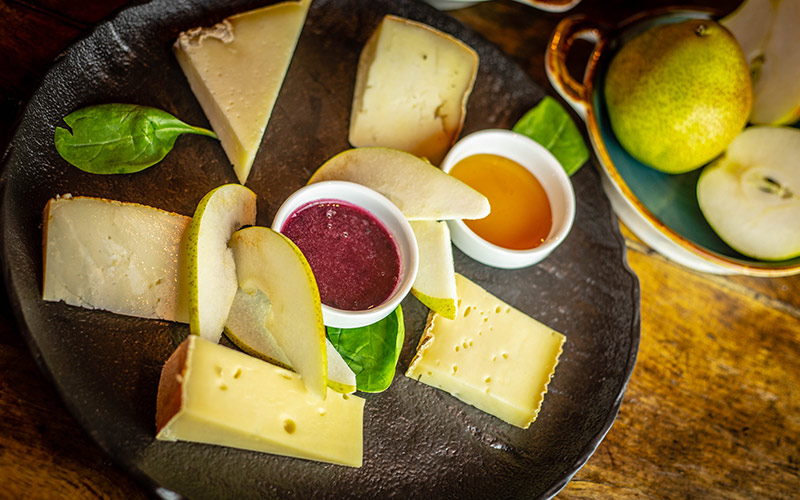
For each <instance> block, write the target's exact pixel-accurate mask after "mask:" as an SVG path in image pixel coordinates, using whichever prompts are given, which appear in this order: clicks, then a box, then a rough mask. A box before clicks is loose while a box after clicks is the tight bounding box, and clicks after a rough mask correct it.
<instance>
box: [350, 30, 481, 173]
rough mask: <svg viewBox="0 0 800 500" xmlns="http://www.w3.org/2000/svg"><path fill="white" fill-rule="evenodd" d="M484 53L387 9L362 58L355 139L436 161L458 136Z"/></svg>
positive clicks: (356, 95) (355, 107) (352, 130)
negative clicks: (386, 13)
mask: <svg viewBox="0 0 800 500" xmlns="http://www.w3.org/2000/svg"><path fill="white" fill-rule="evenodd" d="M477 71H478V54H477V53H476V52H475V51H474V50H472V49H471V48H470V47H468V46H467V45H465V44H464V43H463V42H461V41H460V40H457V39H456V38H454V37H452V36H450V35H448V34H446V33H442V32H441V31H438V30H435V29H433V28H431V27H430V26H427V25H425V24H422V23H418V22H414V21H409V20H407V19H403V18H400V17H395V16H386V17H384V18H383V21H382V22H381V24H380V25H379V26H378V28H377V29H376V30H375V32H374V33H373V34H372V36H371V37H370V38H369V40H368V41H367V43H366V45H365V46H364V48H363V49H362V52H361V57H360V58H359V61H358V70H357V75H356V84H355V91H354V95H353V106H352V110H351V114H350V144H352V145H353V146H356V147H360V146H386V147H390V148H395V149H399V150H402V151H406V152H408V153H412V154H414V155H416V156H421V157H425V158H427V159H428V160H430V161H431V162H432V163H434V164H436V165H438V164H439V163H440V162H441V161H442V158H444V155H445V154H446V153H447V151H448V150H449V149H450V146H452V145H453V143H454V142H455V141H456V139H457V138H458V134H459V133H460V132H461V126H462V124H463V123H464V117H465V115H466V108H467V100H468V99H469V94H470V92H472V86H473V84H474V82H475V76H476V75H477Z"/></svg>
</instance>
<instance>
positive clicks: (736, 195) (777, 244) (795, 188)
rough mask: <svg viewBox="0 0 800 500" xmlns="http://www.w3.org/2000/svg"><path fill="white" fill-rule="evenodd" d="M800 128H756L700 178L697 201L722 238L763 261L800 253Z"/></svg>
mask: <svg viewBox="0 0 800 500" xmlns="http://www.w3.org/2000/svg"><path fill="white" fill-rule="evenodd" d="M798 157H800V130H797V129H794V128H790V127H764V126H762V127H750V128H747V129H745V130H744V132H742V133H741V134H740V135H739V136H737V137H736V138H735V139H734V140H733V142H732V143H731V144H730V146H728V150H727V151H726V152H725V154H724V155H723V156H722V157H720V158H719V159H718V160H717V161H715V162H714V163H712V164H711V165H709V166H708V167H706V168H705V169H704V170H703V172H702V173H701V174H700V179H699V180H698V182H697V201H698V203H699V205H700V209H701V210H702V212H703V215H704V216H705V217H706V220H708V223H709V224H710V225H711V227H712V228H714V230H715V231H716V232H717V234H718V235H719V237H720V238H721V239H722V240H723V241H725V242H726V243H727V244H728V245H730V246H731V247H732V248H733V249H735V250H736V251H738V252H740V253H741V254H743V255H747V256H749V257H753V258H755V259H761V260H783V259H790V258H793V257H797V256H800V169H798V168H797V164H796V162H797V158H798Z"/></svg>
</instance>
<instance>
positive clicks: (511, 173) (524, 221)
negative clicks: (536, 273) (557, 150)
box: [441, 129, 575, 269]
mask: <svg viewBox="0 0 800 500" xmlns="http://www.w3.org/2000/svg"><path fill="white" fill-rule="evenodd" d="M441 168H442V170H443V171H444V172H447V173H449V174H450V175H452V176H453V177H456V178H457V179H459V180H461V181H463V182H465V183H467V184H468V185H470V186H471V187H472V188H474V189H476V190H477V191H479V192H481V193H482V194H483V195H484V196H486V197H487V198H488V199H489V205H490V206H491V212H490V213H489V215H488V216H486V217H484V218H483V219H476V220H450V221H448V226H449V228H450V237H451V239H452V241H453V243H454V244H455V245H456V247H458V249H459V250H461V251H462V252H464V253H465V254H467V255H468V256H470V257H471V258H472V259H475V260H477V261H478V262H481V263H483V264H486V265H489V266H492V267H498V268H503V269H517V268H521V267H527V266H531V265H533V264H536V263H537V262H540V261H541V260H542V259H544V258H545V257H547V256H548V255H550V253H551V252H552V251H553V250H555V249H556V247H558V245H560V244H561V242H562V241H564V239H565V238H566V237H567V235H568V234H569V231H570V229H572V223H573V221H574V220H575V192H574V190H573V188H572V182H570V179H569V176H568V175H567V173H566V172H565V171H564V169H563V168H562V167H561V164H560V163H559V162H558V160H557V159H556V158H555V157H554V156H553V155H552V154H551V153H550V152H549V151H548V150H547V149H545V148H544V147H543V146H542V145H540V144H539V143H537V142H536V141H533V140H531V139H530V138H528V137H526V136H524V135H521V134H518V133H516V132H512V131H510V130H500V129H488V130H481V131H479V132H474V133H472V134H470V135H468V136H466V137H464V138H462V139H461V140H459V141H458V142H457V143H456V144H455V145H454V146H453V148H452V149H451V150H450V152H449V153H448V154H447V156H446V157H445V158H444V160H443V161H442V165H441Z"/></svg>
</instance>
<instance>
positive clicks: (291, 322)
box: [230, 226, 328, 399]
mask: <svg viewBox="0 0 800 500" xmlns="http://www.w3.org/2000/svg"><path fill="white" fill-rule="evenodd" d="M230 246H231V249H232V250H233V257H234V261H235V263H236V274H237V276H238V279H239V288H241V289H242V290H244V291H245V292H251V291H253V290H260V291H261V293H263V294H264V295H265V296H266V297H268V298H269V301H270V303H271V305H270V309H269V312H268V313H267V318H266V321H265V323H264V326H265V327H266V329H267V330H269V331H270V332H271V333H272V335H273V336H274V337H275V341H276V342H277V344H278V346H279V347H280V348H281V350H283V352H284V353H285V354H286V357H287V358H288V359H289V361H290V362H291V365H292V366H293V367H294V369H295V370H296V371H297V373H299V374H300V376H301V377H303V381H304V382H305V384H306V387H307V388H308V390H309V391H310V392H311V393H312V394H315V395H317V396H318V397H320V398H322V399H324V398H325V393H326V390H327V389H326V385H327V379H328V363H327V352H326V348H325V325H324V324H323V323H322V304H321V302H320V298H319V290H318V289H317V281H316V280H315V279H314V274H313V273H312V272H311V267H310V266H309V265H308V261H306V258H305V257H304V256H303V254H302V253H301V252H300V249H298V248H297V246H296V245H295V244H294V243H292V242H291V241H290V240H289V239H288V238H287V237H285V236H283V235H282V234H280V233H278V232H276V231H273V230H272V229H269V228H266V227H255V226H254V227H248V228H245V229H241V230H239V231H237V232H236V233H234V234H233V237H231V240H230Z"/></svg>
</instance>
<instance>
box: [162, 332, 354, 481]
mask: <svg viewBox="0 0 800 500" xmlns="http://www.w3.org/2000/svg"><path fill="white" fill-rule="evenodd" d="M363 414H364V400H363V399H361V398H359V397H356V396H347V395H344V394H338V393H335V392H332V391H331V392H330V393H329V395H328V398H326V399H325V401H321V400H320V399H319V398H318V397H316V396H315V395H313V394H311V393H310V392H308V390H307V389H306V387H305V385H304V384H303V381H302V380H301V378H300V377H299V376H298V375H297V374H296V373H293V372H290V371H288V370H286V369H284V368H281V367H278V366H275V365H271V364H269V363H267V362H265V361H262V360H260V359H256V358H254V357H252V356H248V355H247V354H244V353H242V352H239V351H235V350H233V349H229V348H227V347H224V346H222V345H219V344H215V343H212V342H209V341H207V340H204V339H202V338H200V337H197V336H194V335H190V336H189V337H188V338H187V339H186V340H185V341H184V342H183V343H182V344H181V345H180V346H179V347H178V349H177V350H176V351H175V352H174V353H173V354H172V356H170V358H169V360H168V361H167V362H166V364H165V365H164V368H163V369H162V371H161V380H160V382H159V386H158V401H157V406H156V430H157V434H156V438H157V439H160V440H166V441H176V440H182V441H194V442H199V443H208V444H215V445H221V446H230V447H234V448H243V449H248V450H255V451H261V452H266V453H274V454H278V455H287V456H291V457H298V458H305V459H308V460H319V461H323V462H331V463H335V464H341V465H348V466H351V467H360V466H361V463H362V455H363Z"/></svg>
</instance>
